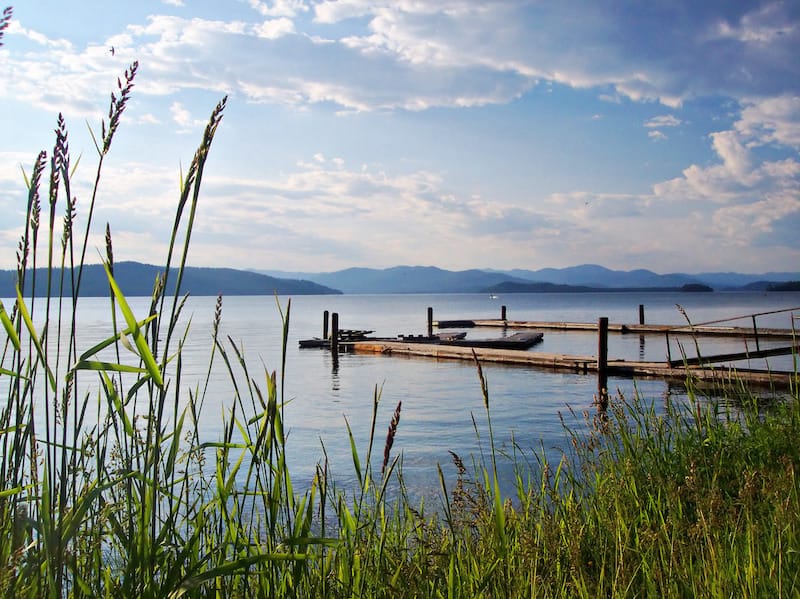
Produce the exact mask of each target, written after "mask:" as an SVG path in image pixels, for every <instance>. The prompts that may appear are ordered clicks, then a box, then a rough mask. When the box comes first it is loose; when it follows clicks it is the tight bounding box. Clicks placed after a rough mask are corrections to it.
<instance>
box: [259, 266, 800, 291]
mask: <svg viewBox="0 0 800 599" xmlns="http://www.w3.org/2000/svg"><path fill="white" fill-rule="evenodd" d="M260 272H263V273H264V274H269V275H271V276H275V277H292V278H301V279H305V280H308V281H313V282H315V283H319V284H320V285H325V286H327V287H332V288H334V289H338V290H340V291H342V292H343V293H491V292H495V293H497V292H500V290H501V289H505V291H503V292H504V293H509V292H513V291H517V292H520V291H535V292H547V291H596V290H609V291H612V290H629V289H652V290H656V289H681V288H683V287H684V286H687V285H705V286H708V287H711V288H712V289H714V290H718V291H722V290H733V289H745V288H747V289H750V290H766V289H768V288H769V286H770V285H771V284H775V283H785V282H788V281H798V280H800V272H793V273H792V272H768V273H764V274H756V275H753V274H741V273H734V272H726V273H702V274H697V275H689V274H684V273H670V274H658V273H655V272H652V271H650V270H643V269H639V270H630V271H622V270H611V269H608V268H605V267H603V266H598V265H596V264H584V265H582V266H571V267H569V268H561V269H557V268H543V269H541V270H522V269H514V270H488V269H487V270H476V269H472V270H462V271H450V270H442V269H440V268H436V267H433V266H396V267H393V268H386V269H372V268H348V269H345V270H339V271H336V272H329V273H309V272H287V271H278V270H267V271H260ZM508 284H514V285H511V287H509V286H508ZM532 284H534V287H531V285H532ZM498 285H500V286H503V287H497V286H498Z"/></svg>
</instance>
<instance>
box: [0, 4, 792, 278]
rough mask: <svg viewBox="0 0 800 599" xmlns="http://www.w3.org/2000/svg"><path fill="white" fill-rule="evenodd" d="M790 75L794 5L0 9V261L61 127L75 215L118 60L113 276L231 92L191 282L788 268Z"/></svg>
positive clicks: (166, 202) (103, 194)
mask: <svg viewBox="0 0 800 599" xmlns="http://www.w3.org/2000/svg"><path fill="white" fill-rule="evenodd" d="M112 46H113V48H114V53H113V55H112V53H111V52H110V51H109V49H110V48H111V47H112ZM798 56H800V3H798V2H797V1H792V2H781V1H763V2H757V1H749V2H735V1H727V0H706V1H703V2H695V1H693V0H666V1H662V0H652V1H648V2H622V1H604V0H565V1H560V2H549V1H537V0H495V1H491V2H477V1H475V0H438V1H433V0H384V1H380V2H375V1H366V0H337V1H330V0H274V1H262V0H218V1H212V0H208V1H192V0H164V1H155V0H151V1H147V0H144V1H140V2H121V1H120V2H101V1H99V0H97V1H89V0H75V1H73V2H70V3H67V4H65V3H63V2H61V1H60V0H59V1H55V0H37V1H36V2H26V3H19V5H18V6H14V16H13V21H12V23H11V25H10V26H9V27H8V29H7V30H6V32H5V35H4V38H3V47H2V48H0V127H2V138H0V139H2V142H1V143H0V157H1V158H2V160H0V250H2V251H0V268H12V267H13V266H14V260H15V250H16V247H17V243H18V241H19V238H20V233H21V226H22V222H23V218H24V207H25V197H26V190H25V183H24V178H23V176H22V173H21V170H20V168H22V169H24V170H25V171H26V172H30V169H31V167H32V164H33V161H34V159H35V157H36V155H37V153H38V152H39V151H40V150H43V149H45V150H48V151H49V150H50V149H51V148H52V145H53V141H54V139H53V133H52V131H53V129H54V127H55V124H56V118H57V115H58V114H59V112H61V113H63V115H64V117H65V118H66V121H67V125H68V128H69V144H70V150H71V153H72V156H73V163H74V162H75V161H76V160H77V157H78V156H79V155H80V156H81V160H80V164H79V167H78V170H77V172H76V174H75V180H74V183H73V186H74V191H73V194H74V195H75V196H77V198H78V216H79V222H81V220H80V219H81V218H82V216H83V214H82V213H81V208H82V207H83V206H86V205H88V201H89V195H90V191H91V182H92V179H93V176H94V170H95V166H96V163H97V159H96V153H95V151H94V149H93V145H92V141H91V137H90V135H89V132H88V127H92V128H93V129H94V130H95V131H99V127H100V121H101V119H102V118H103V117H105V113H106V111H107V108H108V99H109V94H110V93H111V92H112V91H115V89H116V81H117V77H120V76H121V75H122V74H123V73H124V71H125V69H126V68H127V67H128V66H129V65H130V64H131V63H132V62H133V61H135V60H137V61H138V62H139V71H138V74H137V76H136V80H135V88H134V93H133V97H132V100H131V102H130V104H129V105H128V107H127V110H126V112H125V114H124V117H123V121H122V124H121V126H120V129H119V130H118V132H117V136H116V138H115V141H114V145H113V147H112V149H111V152H110V155H109V156H108V158H107V162H106V166H105V170H104V178H103V180H102V182H101V186H100V194H99V200H98V201H99V205H98V209H97V213H96V216H95V223H96V225H97V226H96V231H94V232H93V234H92V236H91V238H90V243H91V244H92V247H97V248H102V247H103V246H104V243H103V240H102V238H103V234H104V230H105V223H106V222H108V223H109V224H110V226H111V230H112V235H113V239H114V252H115V257H116V259H117V260H138V261H142V262H150V263H155V264H159V263H162V262H163V259H164V256H165V253H166V242H167V240H168V236H169V230H170V228H171V223H172V218H173V214H174V208H175V204H176V201H177V197H178V181H179V177H180V172H181V167H182V166H183V167H184V168H185V167H186V165H188V164H189V162H190V161H191V158H192V156H193V154H194V151H195V149H196V147H197V144H198V143H199V141H200V138H201V135H202V130H203V127H204V125H205V122H206V121H207V119H208V116H209V115H210V113H211V111H212V109H213V108H214V106H215V105H216V103H217V102H218V101H219V100H220V99H221V98H222V97H223V96H224V95H227V96H228V98H229V99H228V106H227V108H226V111H225V117H224V120H223V122H222V125H221V126H220V128H219V131H218V134H217V139H216V140H215V144H214V147H213V148H212V151H211V156H210V159H209V163H208V165H207V168H206V173H205V178H204V187H203V191H202V196H201V203H200V207H199V214H198V220H197V224H196V229H195V233H194V237H193V246H192V248H193V249H192V251H191V256H190V261H191V263H192V264H194V265H198V266H232V267H236V268H255V269H265V270H285V271H308V272H320V271H333V270H338V269H342V268H347V267H350V266H366V267H374V268H383V267H390V266H396V265H434V266H439V267H442V268H446V269H451V270H461V269H467V268H509V269H510V268H527V269H538V268H544V267H566V266H573V265H577V264H584V263H599V264H603V265H605V266H608V267H611V268H616V269H622V270H629V269H634V268H648V269H651V270H655V271H656V272H661V273H667V272H676V271H680V272H690V273H694V272H708V271H739V272H767V271H798V270H800V236H798V233H797V231H798V230H800V156H799V155H798V154H799V151H800V59H798ZM87 125H88V126H87Z"/></svg>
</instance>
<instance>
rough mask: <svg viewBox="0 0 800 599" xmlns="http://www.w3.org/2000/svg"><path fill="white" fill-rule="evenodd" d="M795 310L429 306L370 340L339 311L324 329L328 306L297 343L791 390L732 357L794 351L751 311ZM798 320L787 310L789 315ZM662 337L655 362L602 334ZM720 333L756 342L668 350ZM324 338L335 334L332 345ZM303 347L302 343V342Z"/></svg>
mask: <svg viewBox="0 0 800 599" xmlns="http://www.w3.org/2000/svg"><path fill="white" fill-rule="evenodd" d="M796 311H800V308H789V309H785V310H775V311H771V312H761V313H755V314H747V315H744V316H734V317H731V318H727V319H722V320H715V321H710V322H703V323H697V324H686V325H661V324H645V322H644V306H642V305H640V306H639V324H612V323H609V322H608V318H605V317H601V318H599V319H598V321H597V323H584V322H546V321H519V320H508V319H507V318H506V307H505V306H502V310H501V317H500V318H496V319H471V318H470V319H456V320H439V321H434V320H433V308H428V322H427V324H428V327H427V328H428V332H427V335H399V336H398V337H396V338H388V339H387V338H370V337H369V336H368V334H369V333H372V331H350V330H344V331H340V330H339V328H338V314H336V313H334V314H333V323H334V325H333V327H332V331H331V335H330V336H328V334H327V331H328V329H327V324H328V312H327V311H326V312H325V313H324V318H323V338H322V339H315V340H307V341H301V346H303V344H304V343H307V344H309V345H312V344H313V346H315V347H329V348H330V349H331V351H332V353H333V354H334V360H336V359H337V356H338V351H339V349H340V348H341V349H342V350H343V351H353V352H361V353H374V354H380V355H388V356H418V357H423V358H434V359H437V360H475V359H477V360H479V361H481V362H493V363H502V364H518V365H521V366H529V367H535V368H546V369H550V370H554V371H562V372H578V373H582V374H590V373H596V375H597V379H598V391H600V392H602V393H601V395H602V394H603V393H606V392H607V381H608V377H609V376H624V377H642V378H644V377H647V378H656V377H657V378H662V379H664V380H675V381H682V382H685V381H686V380H687V379H692V380H694V381H696V382H698V383H702V384H712V385H714V384H724V383H728V382H732V381H733V382H743V383H746V384H752V385H758V386H767V387H771V388H784V389H785V388H792V387H796V386H797V385H800V376H799V375H798V372H797V371H794V372H790V371H775V370H766V369H752V368H739V367H738V366H735V365H733V364H732V363H735V362H740V361H746V360H751V359H757V358H766V357H770V356H785V355H800V338H798V336H797V333H796V332H795V331H794V330H792V329H776V328H759V327H758V326H757V321H756V319H757V317H759V316H764V315H767V314H777V313H783V312H796ZM794 318H797V317H796V316H793V319H794ZM741 319H749V320H751V321H752V323H753V326H752V327H741V326H720V325H721V324H722V323H729V322H734V321H737V320H741ZM434 327H436V328H438V329H446V328H468V329H471V328H478V327H488V328H502V329H504V330H508V329H518V332H516V333H514V334H511V335H505V336H503V337H494V338H491V339H467V338H466V333H461V332H459V333H440V334H438V335H434V334H433V328H434ZM548 330H557V331H575V332H594V333H596V334H597V354H595V355H566V354H554V353H543V352H538V351H527V350H528V349H529V348H530V347H532V346H533V345H535V344H537V343H539V342H540V341H541V340H542V338H543V335H544V333H542V331H548ZM609 333H618V334H623V335H624V334H638V335H641V336H644V335H663V336H664V337H665V340H666V348H667V359H666V360H665V361H661V362H653V361H644V360H639V361H636V360H622V359H613V358H609V357H608V334H609ZM671 335H672V336H692V337H694V338H695V339H698V338H700V337H727V338H731V339H734V338H736V339H742V340H749V339H754V340H755V348H754V349H751V348H749V347H748V346H747V344H745V350H746V351H742V352H735V353H732V352H729V353H725V354H717V355H706V356H698V357H688V358H686V357H681V359H677V360H673V359H672V357H671V356H670V353H669V348H670V343H669V337H670V336H671ZM330 339H336V340H337V341H336V343H333V344H331V343H330ZM761 340H770V341H773V342H774V341H778V340H783V341H787V343H786V344H785V345H782V346H781V347H774V343H771V345H773V347H768V348H765V349H762V348H761V346H760V341H761ZM307 346H308V345H307Z"/></svg>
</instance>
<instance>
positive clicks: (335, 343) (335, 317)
mask: <svg viewBox="0 0 800 599" xmlns="http://www.w3.org/2000/svg"><path fill="white" fill-rule="evenodd" d="M331 353H332V354H333V359H334V361H336V360H338V359H339V313H338V312H334V313H333V314H331Z"/></svg>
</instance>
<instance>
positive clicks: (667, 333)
mask: <svg viewBox="0 0 800 599" xmlns="http://www.w3.org/2000/svg"><path fill="white" fill-rule="evenodd" d="M664 336H665V337H666V338H667V364H669V366H670V367H672V352H670V351H669V331H665V332H664Z"/></svg>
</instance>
